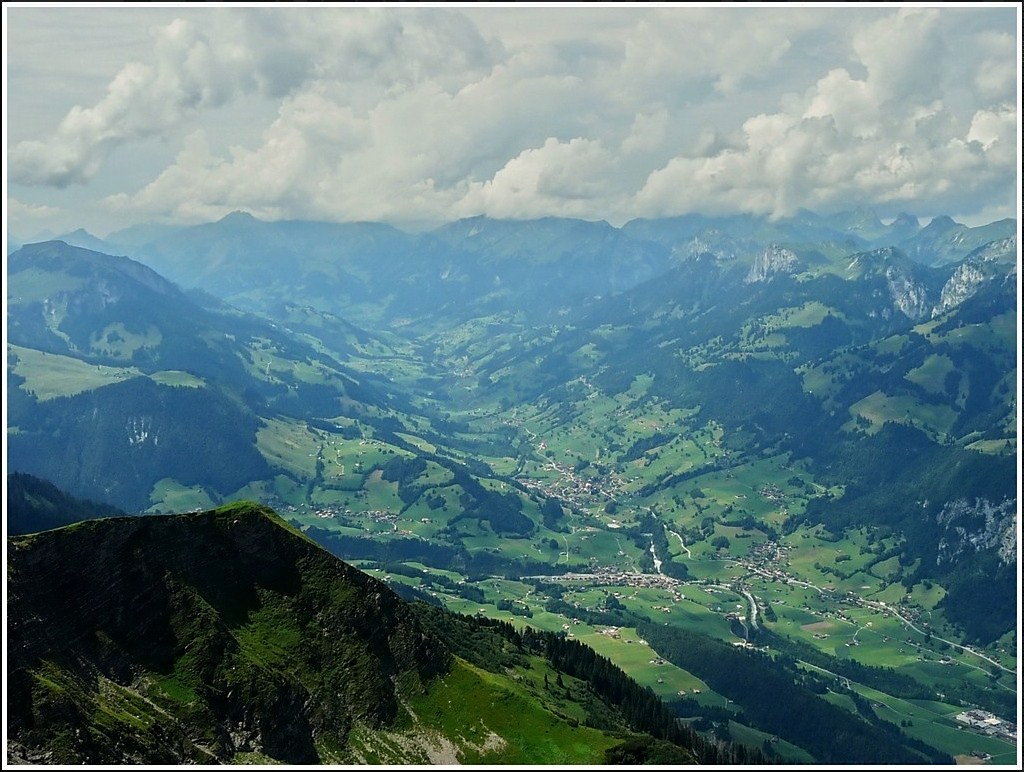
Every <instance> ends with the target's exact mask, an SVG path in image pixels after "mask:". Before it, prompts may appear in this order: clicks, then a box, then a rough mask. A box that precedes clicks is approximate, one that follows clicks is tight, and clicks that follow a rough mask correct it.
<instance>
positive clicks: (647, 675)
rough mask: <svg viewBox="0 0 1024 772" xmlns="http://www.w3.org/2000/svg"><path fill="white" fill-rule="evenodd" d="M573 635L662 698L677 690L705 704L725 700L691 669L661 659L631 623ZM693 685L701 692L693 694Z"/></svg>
mask: <svg viewBox="0 0 1024 772" xmlns="http://www.w3.org/2000/svg"><path fill="white" fill-rule="evenodd" d="M611 629H615V632H614V633H607V632H602V630H611ZM614 635H617V636H618V637H613V636H614ZM576 638H577V640H579V641H581V642H583V643H585V644H586V645H587V646H589V647H590V648H592V649H593V650H594V651H596V652H597V653H598V654H600V655H601V656H603V657H607V658H608V659H610V660H611V661H612V662H613V663H614V664H615V665H617V666H618V667H620V668H622V670H624V671H625V672H627V673H629V674H630V676H631V677H632V678H633V680H635V681H636V682H637V683H639V684H640V685H641V686H647V687H650V688H651V689H652V690H653V691H654V693H655V694H657V695H658V696H659V697H661V698H662V699H668V698H672V697H677V696H680V695H679V692H681V691H685V692H686V695H685V696H690V697H693V698H694V699H699V700H701V701H702V702H704V703H705V704H721V705H724V704H725V700H724V699H723V698H722V697H720V696H719V695H718V694H715V693H714V692H712V691H711V690H710V689H709V688H708V685H707V684H706V683H704V682H703V681H701V680H700V679H699V678H697V677H696V676H694V675H693V674H692V673H689V672H687V671H685V670H683V669H682V668H679V667H676V666H675V665H673V664H672V663H671V662H668V661H666V660H662V659H661V657H660V656H659V655H658V653H657V652H656V651H654V649H652V648H651V647H650V646H648V645H647V643H646V642H644V641H643V639H641V638H640V637H639V636H638V635H637V632H636V629H634V628H632V627H623V628H601V629H600V630H594V631H593V632H589V633H583V634H581V633H577V634H576ZM659 661H660V664H659ZM695 689H699V690H700V693H699V694H697V695H695V694H694V690H695Z"/></svg>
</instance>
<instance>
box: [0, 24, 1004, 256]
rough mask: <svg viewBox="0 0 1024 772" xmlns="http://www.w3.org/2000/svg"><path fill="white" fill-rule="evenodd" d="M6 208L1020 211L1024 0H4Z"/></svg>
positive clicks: (59, 214) (92, 214) (306, 212)
mask: <svg viewBox="0 0 1024 772" xmlns="http://www.w3.org/2000/svg"><path fill="white" fill-rule="evenodd" d="M4 16H5V24H4V27H5V34H6V36H7V47H6V52H5V53H6V65H7V69H6V72H7V84H6V85H7V88H6V89H5V95H6V99H7V104H6V109H5V111H4V113H5V116H6V123H5V129H6V147H5V152H6V154H7V157H6V162H5V163H4V170H5V175H6V182H7V190H6V193H7V213H8V221H9V224H10V229H11V232H12V234H13V235H14V236H16V237H21V238H27V237H31V236H32V235H36V234H40V233H43V232H46V231H49V232H50V233H60V232H64V231H67V230H70V229H73V228H77V227H85V228H87V229H88V230H90V231H91V232H93V233H95V234H97V235H101V236H102V235H106V234H107V233H108V232H110V231H112V230H116V229H118V228H121V227H125V226H127V225H130V224H133V223H136V222H151V221H160V222H181V223H193V222H201V221H209V220H214V219H218V218H220V217H222V216H223V215H225V214H227V213H228V212H231V211H233V210H236V209H243V210H247V211H250V212H252V213H253V214H255V215H257V216H259V217H262V218H266V219H280V218H289V219H292V218H302V219H323V220H339V221H345V220H380V221H386V222H392V223H395V224H398V225H405V226H417V225H418V226H423V225H425V224H430V223H439V222H443V221H446V220H452V219H458V218H460V217H468V216H473V215H478V214H486V215H490V216H492V217H506V218H530V217H540V216H547V215H556V216H567V217H581V218H585V219H605V220H608V221H609V222H612V223H613V224H621V223H623V222H625V221H627V220H629V219H632V218H634V217H659V216H667V215H676V214H682V213H687V212H704V213H707V214H721V213H733V212H752V213H757V214H765V215H774V216H784V215H788V214H792V213H794V212H795V211H796V210H798V209H800V208H809V209H813V210H815V211H819V212H830V211H838V210H845V209H851V208H854V207H858V206H869V207H873V208H874V209H875V210H876V211H877V212H878V213H879V215H881V216H882V217H892V216H895V215H896V214H897V213H898V212H900V211H909V212H911V213H913V214H916V215H919V216H921V217H922V218H925V219H926V218H928V217H931V216H934V215H936V214H943V213H945V214H951V215H953V216H954V217H955V218H956V219H958V220H960V221H961V222H967V223H969V224H979V223H981V222H988V221H991V220H994V219H998V218H1000V217H1014V216H1017V196H1018V193H1017V184H1018V183H1017V177H1018V170H1019V166H1020V163H1019V158H1018V150H1017V148H1018V141H1019V140H1018V131H1019V127H1018V124H1019V81H1018V78H1019V73H1018V63H1019V61H1020V41H1019V40H1018V37H1017V35H1018V32H1017V31H1018V29H1019V19H1018V9H1017V8H1016V7H1015V6H1013V5H1004V6H1002V7H989V8H974V7H964V8H955V7H945V6H937V7H933V8H927V7H912V6H907V7H892V6H890V7H864V6H856V5H846V6H838V7H831V8H825V7H777V8H773V7H749V6H747V7H734V8H714V7H711V8H704V7H700V6H695V5H682V4H680V5H677V6H663V7H660V8H647V7H645V6H636V5H634V6H622V7H615V8H606V7H604V6H583V7H579V6H577V7H534V8H511V7H504V8H501V7H499V8H495V7H488V6H465V7H462V6H457V5H438V6H436V7H432V8H422V7H398V8H396V7H388V8H383V7H382V8H370V7H362V8H353V7H335V8H318V7H307V8H294V7H261V8H248V9H242V8H238V7H225V8H212V9H207V8H203V7H190V6H186V5H180V6H168V7H162V8H152V7H136V8H131V7H129V8H125V7H109V8H104V7H85V8H80V7H66V8H58V7H46V6H36V7H33V6H31V5H26V6H23V7H19V6H17V5H14V6H12V5H11V4H7V5H5V6H4Z"/></svg>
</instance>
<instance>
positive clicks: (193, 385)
mask: <svg viewBox="0 0 1024 772" xmlns="http://www.w3.org/2000/svg"><path fill="white" fill-rule="evenodd" d="M149 377H150V379H151V380H153V381H155V382H156V383H159V384H160V385H162V386H176V387H182V388H187V389H198V388H202V387H203V386H205V385H206V381H204V380H203V379H202V378H200V377H199V376H198V375H192V373H188V372H185V371H184V370H159V371H157V372H155V373H150V375H149Z"/></svg>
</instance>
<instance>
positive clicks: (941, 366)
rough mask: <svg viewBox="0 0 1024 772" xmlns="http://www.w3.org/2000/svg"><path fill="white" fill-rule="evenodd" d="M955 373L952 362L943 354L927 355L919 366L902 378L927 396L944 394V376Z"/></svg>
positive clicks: (954, 366)
mask: <svg viewBox="0 0 1024 772" xmlns="http://www.w3.org/2000/svg"><path fill="white" fill-rule="evenodd" d="M955 371H956V365H954V364H953V360H952V359H950V358H949V357H948V356H946V355H945V354H929V355H928V358H927V359H925V360H924V362H923V363H922V364H921V365H920V366H919V367H915V368H914V369H913V370H911V371H910V372H908V373H907V374H906V375H904V376H903V377H904V378H906V379H907V380H908V381H910V382H911V383H916V384H917V385H918V386H920V387H921V388H922V389H924V390H925V391H927V392H928V393H929V394H945V393H946V376H947V375H949V374H950V373H952V372H955Z"/></svg>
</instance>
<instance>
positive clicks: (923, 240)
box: [898, 216, 1017, 265]
mask: <svg viewBox="0 0 1024 772" xmlns="http://www.w3.org/2000/svg"><path fill="white" fill-rule="evenodd" d="M1016 233H1017V221H1016V220H1011V219H1006V220H998V221H996V222H993V223H989V224H988V225H981V226H978V227H976V228H971V227H968V226H966V225H961V224H960V223H958V222H955V221H954V220H953V219H952V218H950V217H946V216H942V217H936V218H934V219H933V220H932V221H931V222H930V223H928V225H926V226H925V227H924V228H922V229H921V230H920V231H919V232H918V233H916V234H915V235H913V236H912V237H910V238H908V239H905V240H904V241H901V242H899V244H898V246H899V247H900V249H902V250H903V251H904V252H906V253H907V254H908V255H910V257H911V258H913V259H914V260H916V261H917V262H920V263H927V264H928V265H946V264H950V263H956V262H959V261H960V260H963V259H964V258H965V257H966V256H967V255H969V254H970V253H971V252H972V251H974V250H975V249H977V248H979V247H981V246H983V245H985V244H988V243H990V242H993V241H999V240H1001V239H1008V238H1010V237H1012V236H1015V235H1016Z"/></svg>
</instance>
